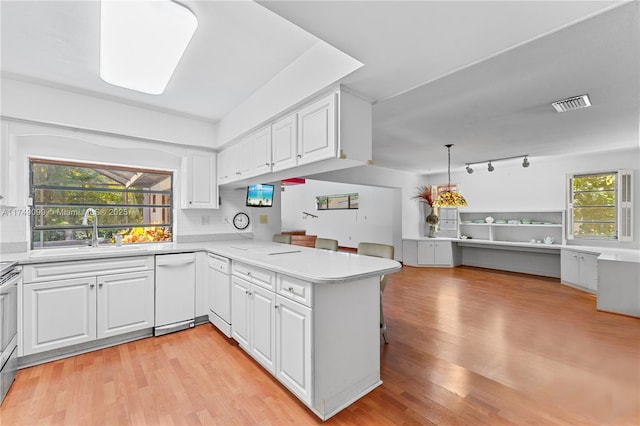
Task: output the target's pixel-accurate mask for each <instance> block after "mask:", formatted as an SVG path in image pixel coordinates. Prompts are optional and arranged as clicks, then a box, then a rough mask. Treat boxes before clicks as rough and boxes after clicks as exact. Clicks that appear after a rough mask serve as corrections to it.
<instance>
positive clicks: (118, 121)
mask: <svg viewBox="0 0 640 426" xmlns="http://www.w3.org/2000/svg"><path fill="white" fill-rule="evenodd" d="M1 85H2V98H1V100H2V105H1V106H0V111H2V117H3V118H14V119H21V120H29V121H33V122H38V123H45V124H54V125H60V126H67V127H71V128H75V129H85V130H92V131H96V132H105V133H111V134H116V135H123V136H131V137H136V138H143V139H149V140H154V141H164V142H171V143H176V144H183V145H194V146H201V147H208V148H213V147H214V146H215V138H216V126H215V125H214V124H213V123H210V122H206V121H200V120H193V119H189V118H185V117H179V116H176V115H171V114H166V113H162V112H158V111H153V110H150V109H145V108H139V107H136V106H132V105H126V104H123V103H119V102H113V101H108V100H104V99H99V98H96V97H93V96H87V95H82V94H79V93H73V92H68V91H65V90H59V89H54V88H51V87H45V86H40V85H36V84H31V83H26V82H23V81H16V80H11V79H7V78H2V80H1Z"/></svg>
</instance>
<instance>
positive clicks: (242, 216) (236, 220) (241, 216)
mask: <svg viewBox="0 0 640 426" xmlns="http://www.w3.org/2000/svg"><path fill="white" fill-rule="evenodd" d="M233 226H235V227H236V229H240V230H242V229H247V226H249V216H248V215H247V214H246V213H244V212H240V213H236V215H235V216H234V217H233Z"/></svg>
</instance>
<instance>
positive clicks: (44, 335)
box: [23, 277, 97, 355]
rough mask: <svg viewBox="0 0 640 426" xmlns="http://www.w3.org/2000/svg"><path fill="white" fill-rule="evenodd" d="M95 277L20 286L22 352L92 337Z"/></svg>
mask: <svg viewBox="0 0 640 426" xmlns="http://www.w3.org/2000/svg"><path fill="white" fill-rule="evenodd" d="M96 281H97V280H96V277H84V278H74V279H69V280H61V281H50V282H49V281H45V282H41V283H37V284H28V285H24V288H23V300H24V308H23V345H24V346H23V347H24V355H30V354H34V353H38V352H43V351H48V350H51V349H58V348H62V347H65V346H71V345H76V344H79V343H84V342H89V341H92V340H95V339H96V333H97V330H96V296H97V289H96Z"/></svg>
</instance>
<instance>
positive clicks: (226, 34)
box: [0, 0, 640, 173]
mask: <svg viewBox="0 0 640 426" xmlns="http://www.w3.org/2000/svg"><path fill="white" fill-rule="evenodd" d="M183 3H184V4H185V5H187V6H188V7H189V8H190V9H191V10H193V12H194V13H195V14H196V16H197V17H198V21H199V27H198V30H197V32H196V36H195V37H194V39H193V41H192V43H191V45H190V46H189V48H188V50H187V52H186V53H185V56H184V57H183V61H182V62H181V64H180V65H179V67H178V69H177V71H176V73H175V74H174V76H173V78H172V81H171V82H170V83H169V86H168V88H167V90H166V92H165V93H164V94H163V95H160V96H151V95H145V94H141V93H136V92H133V91H129V90H126V89H121V88H117V87H113V86H110V85H108V84H106V83H104V82H102V81H101V80H100V78H99V77H98V69H97V67H98V50H97V46H98V39H97V37H98V30H99V22H98V18H99V4H98V3H97V2H89V1H77V2H52V1H26V2H11V1H6V0H3V1H2V3H0V7H1V8H2V9H1V14H2V57H1V59H2V73H3V77H9V78H16V79H22V80H27V81H32V82H37V83H40V84H45V85H50V86H54V87H60V88H66V89H69V90H74V91H79V92H81V93H88V94H92V95H95V96H99V97H103V98H107V99H112V100H113V99H118V100H121V101H122V102H126V103H130V104H134V105H139V106H145V107H148V108H153V109H158V110H162V111H169V112H173V113H176V114H180V115H186V116H191V117H198V118H200V119H205V120H209V121H214V122H216V121H219V120H221V119H223V118H224V116H225V115H226V114H227V113H229V112H230V111H232V110H233V109H235V108H237V107H238V105H240V104H241V103H242V102H244V101H245V100H246V99H247V98H248V97H249V96H250V95H251V93H253V92H255V91H256V90H257V89H258V88H260V87H261V86H262V85H264V84H265V83H267V82H268V81H269V80H271V79H272V78H273V77H274V76H276V75H277V74H278V73H279V72H280V71H282V70H283V69H284V68H285V67H286V66H287V65H288V64H290V63H291V62H292V61H293V60H295V59H296V58H298V57H299V56H300V55H302V54H303V53H304V52H305V51H307V50H308V49H309V48H311V46H313V45H314V44H315V42H316V41H317V39H316V37H318V38H320V39H322V40H324V41H326V42H327V43H329V44H331V45H333V46H334V47H336V48H338V49H340V50H342V51H343V52H345V53H347V54H349V55H351V56H352V57H354V58H355V59H357V60H359V61H361V62H362V63H364V66H363V67H362V68H361V69H359V70H357V71H355V72H354V73H352V74H350V75H349V76H347V77H346V78H344V79H343V81H342V83H343V84H344V85H345V86H347V87H348V88H350V89H351V90H353V91H355V92H358V93H360V94H362V95H363V96H365V97H366V98H368V99H369V100H371V101H372V102H374V147H373V151H374V162H375V164H377V165H379V166H383V167H389V168H396V169H401V170H413V171H418V172H422V173H428V172H430V173H433V172H438V171H441V170H442V168H443V165H445V161H446V150H445V149H444V148H443V145H444V144H447V143H453V144H455V146H454V149H453V151H452V166H454V167H457V166H461V165H463V164H464V163H466V162H474V161H481V160H488V159H491V158H497V157H507V156H511V155H519V154H530V155H531V156H532V157H534V158H535V157H536V156H546V155H556V154H568V153H572V152H576V151H578V150H579V151H581V152H582V151H598V150H603V149H622V148H628V147H630V146H634V145H635V146H637V145H638V119H639V116H640V113H639V109H640V108H639V105H638V103H639V101H638V99H639V96H638V93H639V92H640V87H639V80H640V79H639V75H640V72H639V68H640V65H639V64H640V47H639V46H640V36H639V31H640V29H639V28H640V19H639V12H638V6H639V3H638V2H637V1H634V2H630V3H626V4H625V3H621V2H598V1H575V2H572V1H561V2H552V1H414V2H400V1H373V2H365V1H267V2H260V4H257V3H253V2H246V1H234V2H220V1H184V2H183ZM272 12H275V13H272ZM294 24H295V25H294ZM583 93H589V95H590V96H591V99H592V101H593V104H594V106H593V107H592V108H589V109H584V110H580V111H573V112H568V113H564V114H557V113H555V112H553V109H552V108H551V106H550V102H552V101H555V100H558V99H561V98H563V97H568V96H573V95H580V94H583ZM533 164H534V162H533V161H532V165H533Z"/></svg>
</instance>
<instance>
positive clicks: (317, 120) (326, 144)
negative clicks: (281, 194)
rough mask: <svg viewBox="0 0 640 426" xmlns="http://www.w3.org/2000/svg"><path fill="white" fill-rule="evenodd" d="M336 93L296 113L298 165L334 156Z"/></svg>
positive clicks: (335, 145)
mask: <svg viewBox="0 0 640 426" xmlns="http://www.w3.org/2000/svg"><path fill="white" fill-rule="evenodd" d="M336 96H337V95H336V94H335V93H334V94H331V95H329V96H327V97H326V98H323V99H321V100H320V101H318V102H315V103H313V104H311V105H309V106H308V107H306V108H304V109H302V110H300V112H299V113H298V154H297V156H298V165H302V164H308V163H313V162H315V161H319V160H324V159H327V158H333V157H335V156H336V149H337V144H338V136H337V132H336Z"/></svg>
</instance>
